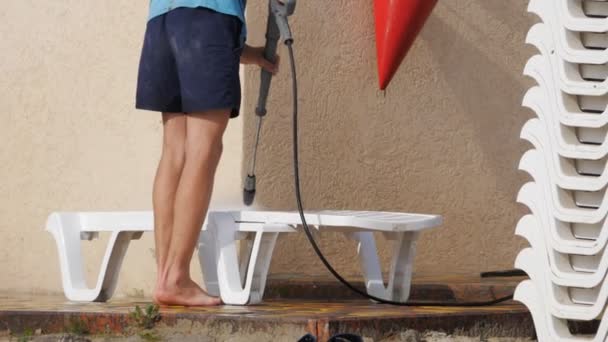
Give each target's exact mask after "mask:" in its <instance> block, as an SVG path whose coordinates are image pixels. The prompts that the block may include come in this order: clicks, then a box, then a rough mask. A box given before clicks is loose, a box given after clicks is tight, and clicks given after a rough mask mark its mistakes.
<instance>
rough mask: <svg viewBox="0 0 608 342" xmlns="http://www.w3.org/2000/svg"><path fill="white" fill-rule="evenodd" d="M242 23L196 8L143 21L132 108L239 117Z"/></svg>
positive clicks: (217, 13)
mask: <svg viewBox="0 0 608 342" xmlns="http://www.w3.org/2000/svg"><path fill="white" fill-rule="evenodd" d="M241 29H242V22H241V20H240V19H239V18H238V17H235V16H231V15H227V14H223V13H219V12H215V11H213V10H210V9H207V8H204V7H198V8H186V7H183V8H176V9H174V10H172V11H170V12H168V13H166V14H163V15H161V16H158V17H155V18H152V19H151V20H150V21H148V25H147V27H146V35H145V39H144V44H143V48H142V53H141V59H140V64H139V74H138V79H137V96H136V105H135V107H136V108H138V109H145V110H153V111H158V112H171V113H199V112H204V111H208V110H214V109H229V110H231V113H230V117H231V118H235V117H237V116H238V115H239V107H240V104H241V85H240V79H239V60H240V56H241V50H242V44H241V41H240V37H241Z"/></svg>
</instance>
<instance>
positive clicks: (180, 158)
mask: <svg viewBox="0 0 608 342" xmlns="http://www.w3.org/2000/svg"><path fill="white" fill-rule="evenodd" d="M162 119H163V146H162V153H161V158H160V161H159V163H158V168H157V170H156V176H155V178H154V187H153V190H152V204H153V210H154V241H155V246H156V247H155V248H156V249H155V254H156V265H157V267H156V269H157V276H156V277H157V278H156V287H158V283H159V280H160V275H161V272H162V270H163V268H164V264H165V260H166V259H167V251H168V250H169V243H170V242H171V233H172V231H173V208H174V204H175V193H176V191H177V186H178V184H179V178H180V176H181V173H182V169H183V168H184V161H185V153H186V116H185V115H184V114H183V113H163V114H162ZM155 300H156V298H155Z"/></svg>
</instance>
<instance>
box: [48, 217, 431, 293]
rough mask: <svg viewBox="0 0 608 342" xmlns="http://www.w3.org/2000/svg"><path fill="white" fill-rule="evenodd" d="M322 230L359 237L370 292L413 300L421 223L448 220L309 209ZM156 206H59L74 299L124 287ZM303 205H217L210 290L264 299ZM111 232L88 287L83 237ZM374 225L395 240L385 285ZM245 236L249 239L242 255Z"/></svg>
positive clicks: (206, 267)
mask: <svg viewBox="0 0 608 342" xmlns="http://www.w3.org/2000/svg"><path fill="white" fill-rule="evenodd" d="M306 218H307V220H308V222H309V224H310V225H311V227H315V230H316V231H317V232H324V231H340V232H343V233H345V234H346V235H347V236H349V237H350V238H352V239H354V240H356V241H357V242H358V245H357V252H358V255H359V262H360V264H361V267H362V271H363V276H364V278H365V284H366V289H367V291H368V293H370V294H372V295H375V296H377V297H380V298H385V299H393V300H401V301H405V300H407V298H408V297H409V289H410V283H411V272H412V263H413V256H414V252H415V241H416V238H417V236H418V233H419V232H420V231H421V230H424V229H428V228H433V227H436V226H438V225H440V224H441V223H442V218H441V217H440V216H435V215H419V214H405V213H389V212H369V211H321V212H311V213H307V214H306ZM153 221H154V220H153V215H152V212H146V211H143V212H57V213H52V214H51V215H50V216H49V218H48V220H47V225H46V229H47V231H49V232H50V233H51V234H52V235H53V237H54V238H55V242H56V244H57V250H58V254H59V262H60V267H61V274H62V285H63V290H64V293H65V295H66V297H67V298H68V299H70V300H73V301H99V302H102V301H106V300H108V299H110V298H111V297H112V294H113V293H114V290H115V288H116V282H117V279H118V273H119V271H120V266H121V264H122V260H123V258H124V255H125V253H126V250H127V248H128V246H129V243H130V241H131V240H133V239H138V238H139V237H141V235H142V234H143V232H147V231H152V230H153V226H154V225H153ZM299 224H300V218H299V215H298V214H297V213H296V212H257V211H211V212H210V213H209V215H208V220H207V224H206V227H203V228H204V230H203V231H202V232H201V235H200V239H199V260H200V263H201V269H202V272H203V278H204V279H205V283H206V285H207V290H208V291H209V292H210V293H211V294H214V295H218V296H221V298H222V300H223V301H224V303H226V304H255V303H259V302H260V301H261V300H262V297H263V294H264V288H265V284H266V276H267V274H268V268H269V266H270V260H271V257H272V252H273V249H274V245H275V243H276V239H277V237H278V235H279V233H293V232H297V231H298V228H297V227H298V225H299ZM99 232H109V233H111V236H110V239H109V241H108V246H107V248H106V252H105V255H104V258H103V261H102V266H101V269H100V271H99V276H98V277H97V279H98V280H97V283H96V285H95V287H94V288H89V287H87V286H86V282H85V277H84V271H83V269H84V268H83V261H82V254H81V248H82V247H81V240H91V239H94V238H96V237H97V236H98V234H99ZM373 232H380V233H383V234H384V235H385V236H386V237H387V238H388V239H390V240H392V241H394V246H395V250H394V253H393V258H392V262H391V269H390V272H389V281H388V284H387V285H385V283H384V281H383V278H382V274H381V267H380V262H379V258H378V254H377V250H376V245H375V240H374V237H373ZM238 240H242V241H243V242H244V244H245V248H243V250H242V252H241V253H240V256H239V255H238V254H239V253H237V244H236V242H237V241H238Z"/></svg>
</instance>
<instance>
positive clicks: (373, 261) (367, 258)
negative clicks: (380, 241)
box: [346, 232, 387, 299]
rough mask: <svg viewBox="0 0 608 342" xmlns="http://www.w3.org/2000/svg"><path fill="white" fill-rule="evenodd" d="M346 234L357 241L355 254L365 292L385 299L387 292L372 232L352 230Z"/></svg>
mask: <svg viewBox="0 0 608 342" xmlns="http://www.w3.org/2000/svg"><path fill="white" fill-rule="evenodd" d="M346 236H347V237H348V238H350V239H353V240H355V241H357V255H358V256H359V264H360V265H361V272H362V273H363V278H364V280H365V288H366V289H367V293H368V294H370V295H372V296H375V297H379V298H383V299H386V298H387V292H386V287H385V285H384V279H383V278H382V268H381V266H380V259H379V258H378V250H377V249H376V239H375V238H374V234H373V233H372V232H353V233H346Z"/></svg>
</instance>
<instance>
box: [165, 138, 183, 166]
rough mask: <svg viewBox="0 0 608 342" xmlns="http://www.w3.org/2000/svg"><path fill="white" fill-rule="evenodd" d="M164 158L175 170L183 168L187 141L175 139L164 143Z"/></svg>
mask: <svg viewBox="0 0 608 342" xmlns="http://www.w3.org/2000/svg"><path fill="white" fill-rule="evenodd" d="M162 158H163V159H165V160H166V161H167V162H169V163H171V165H172V166H173V167H175V168H182V167H183V166H184V163H185V161H186V142H185V139H173V140H166V141H165V142H163V153H162Z"/></svg>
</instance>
